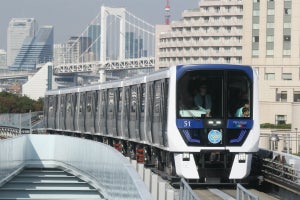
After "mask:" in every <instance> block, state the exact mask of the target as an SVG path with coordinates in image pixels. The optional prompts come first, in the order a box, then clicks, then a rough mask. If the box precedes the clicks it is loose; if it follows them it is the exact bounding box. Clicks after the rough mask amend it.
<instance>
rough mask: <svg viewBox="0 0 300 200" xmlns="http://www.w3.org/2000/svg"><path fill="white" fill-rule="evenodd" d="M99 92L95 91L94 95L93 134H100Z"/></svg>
mask: <svg viewBox="0 0 300 200" xmlns="http://www.w3.org/2000/svg"><path fill="white" fill-rule="evenodd" d="M100 94H101V93H100V91H99V90H97V91H96V93H95V94H94V95H95V105H96V106H95V108H96V110H95V132H96V133H100V120H102V119H101V118H100V110H101V96H100Z"/></svg>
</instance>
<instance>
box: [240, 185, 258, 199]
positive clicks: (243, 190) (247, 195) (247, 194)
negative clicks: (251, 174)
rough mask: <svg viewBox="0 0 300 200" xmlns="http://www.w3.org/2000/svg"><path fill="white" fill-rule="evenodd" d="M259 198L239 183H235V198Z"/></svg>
mask: <svg viewBox="0 0 300 200" xmlns="http://www.w3.org/2000/svg"><path fill="white" fill-rule="evenodd" d="M245 199H247V200H259V198H258V196H256V195H255V194H253V193H251V192H250V191H249V190H247V189H246V188H244V187H243V186H242V185H241V184H239V183H238V184H237V187H236V200H245Z"/></svg>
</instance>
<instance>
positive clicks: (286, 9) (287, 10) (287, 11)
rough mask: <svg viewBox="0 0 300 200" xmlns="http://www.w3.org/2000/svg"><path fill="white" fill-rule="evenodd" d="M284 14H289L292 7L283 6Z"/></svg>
mask: <svg viewBox="0 0 300 200" xmlns="http://www.w3.org/2000/svg"><path fill="white" fill-rule="evenodd" d="M284 14H285V15H291V14H292V9H291V8H284Z"/></svg>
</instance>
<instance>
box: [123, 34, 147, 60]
mask: <svg viewBox="0 0 300 200" xmlns="http://www.w3.org/2000/svg"><path fill="white" fill-rule="evenodd" d="M146 56H147V50H144V46H143V39H142V38H138V37H136V35H135V33H134V32H126V34H125V58H141V57H146Z"/></svg>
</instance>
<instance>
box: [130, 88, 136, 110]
mask: <svg viewBox="0 0 300 200" xmlns="http://www.w3.org/2000/svg"><path fill="white" fill-rule="evenodd" d="M130 104H131V105H130V112H136V104H137V86H131V88H130Z"/></svg>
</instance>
